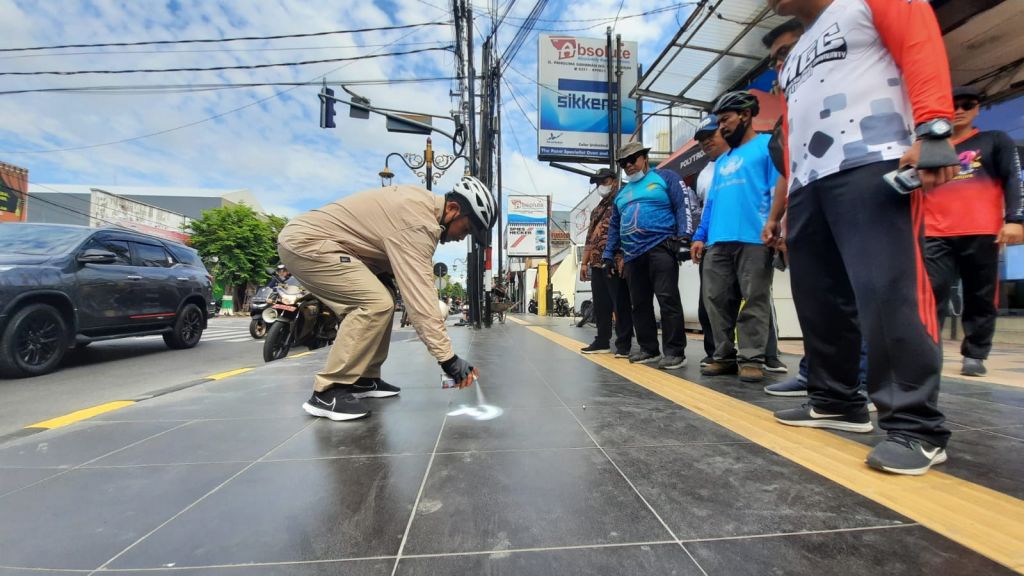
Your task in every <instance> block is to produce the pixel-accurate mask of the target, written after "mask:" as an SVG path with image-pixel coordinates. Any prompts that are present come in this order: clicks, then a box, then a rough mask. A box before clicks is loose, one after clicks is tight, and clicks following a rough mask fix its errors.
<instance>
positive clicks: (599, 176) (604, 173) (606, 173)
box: [590, 168, 615, 184]
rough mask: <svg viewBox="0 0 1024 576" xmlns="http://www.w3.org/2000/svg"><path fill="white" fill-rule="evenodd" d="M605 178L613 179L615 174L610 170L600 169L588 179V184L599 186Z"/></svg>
mask: <svg viewBox="0 0 1024 576" xmlns="http://www.w3.org/2000/svg"><path fill="white" fill-rule="evenodd" d="M605 178H615V172H613V171H612V169H611V168H601V169H600V170H598V171H597V172H595V173H594V175H593V176H591V177H590V183H591V184H600V183H601V180H604V179H605Z"/></svg>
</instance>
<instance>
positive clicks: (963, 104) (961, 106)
mask: <svg viewBox="0 0 1024 576" xmlns="http://www.w3.org/2000/svg"><path fill="white" fill-rule="evenodd" d="M977 107H978V102H977V101H974V100H967V101H960V102H954V103H953V109H954V110H963V111H964V112H970V111H971V110H974V109H975V108H977Z"/></svg>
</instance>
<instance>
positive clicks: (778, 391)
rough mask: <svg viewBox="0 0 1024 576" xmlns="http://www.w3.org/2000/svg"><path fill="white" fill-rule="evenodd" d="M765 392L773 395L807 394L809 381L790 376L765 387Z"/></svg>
mask: <svg viewBox="0 0 1024 576" xmlns="http://www.w3.org/2000/svg"><path fill="white" fill-rule="evenodd" d="M764 392H765V394H771V395H772V396H807V382H801V381H800V379H799V378H790V379H789V380H783V381H782V382H776V383H775V384H769V385H767V386H765V387H764Z"/></svg>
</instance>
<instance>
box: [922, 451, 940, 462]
mask: <svg viewBox="0 0 1024 576" xmlns="http://www.w3.org/2000/svg"><path fill="white" fill-rule="evenodd" d="M939 450H942V448H935V449H934V450H930V451H929V450H925V449H924V448H921V452H923V453H924V455H925V456H927V457H928V459H929V460H931V459H933V458H935V457H936V456H937V455H938V454H939Z"/></svg>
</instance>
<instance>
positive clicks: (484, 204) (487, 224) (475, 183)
mask: <svg viewBox="0 0 1024 576" xmlns="http://www.w3.org/2000/svg"><path fill="white" fill-rule="evenodd" d="M449 194H450V195H454V196H458V197H459V198H462V199H463V200H464V201H465V205H468V206H469V209H470V214H469V216H470V218H469V219H470V221H471V222H472V223H473V226H472V228H473V239H474V240H476V242H477V244H480V245H481V246H483V245H486V243H487V237H488V236H489V235H490V233H491V228H493V227H494V223H495V221H496V220H497V218H498V211H497V208H496V206H495V203H494V196H492V195H491V191H490V190H488V189H487V186H484V183H483V182H481V181H480V180H478V179H476V178H474V177H473V176H463V177H462V179H461V180H459V182H458V183H457V184H455V187H453V188H452V191H451V192H450V193H449Z"/></svg>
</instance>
